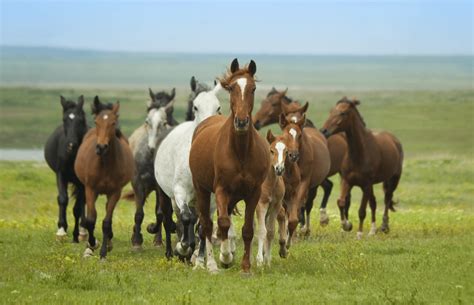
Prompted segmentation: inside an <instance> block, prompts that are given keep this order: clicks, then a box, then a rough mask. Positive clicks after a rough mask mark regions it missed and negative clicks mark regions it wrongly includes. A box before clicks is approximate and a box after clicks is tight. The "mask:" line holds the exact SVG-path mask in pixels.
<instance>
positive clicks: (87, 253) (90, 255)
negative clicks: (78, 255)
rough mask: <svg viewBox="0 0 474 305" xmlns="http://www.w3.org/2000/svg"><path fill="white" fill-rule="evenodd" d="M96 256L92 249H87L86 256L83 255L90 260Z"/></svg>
mask: <svg viewBox="0 0 474 305" xmlns="http://www.w3.org/2000/svg"><path fill="white" fill-rule="evenodd" d="M92 256H94V250H92V249H91V248H89V247H88V248H86V250H84V254H83V257H84V258H88V257H92Z"/></svg>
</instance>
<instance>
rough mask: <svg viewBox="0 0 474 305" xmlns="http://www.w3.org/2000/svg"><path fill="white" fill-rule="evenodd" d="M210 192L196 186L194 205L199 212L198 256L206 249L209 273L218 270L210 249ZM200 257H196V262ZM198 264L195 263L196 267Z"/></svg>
mask: <svg viewBox="0 0 474 305" xmlns="http://www.w3.org/2000/svg"><path fill="white" fill-rule="evenodd" d="M210 199H211V194H210V193H209V192H208V191H206V190H203V189H201V188H199V187H196V207H197V209H198V212H199V213H198V214H199V223H200V224H201V232H200V233H201V234H200V235H201V245H200V246H199V250H200V251H199V256H201V255H204V253H203V252H204V251H203V249H206V258H207V270H209V272H211V273H216V272H218V271H219V269H218V268H217V264H216V261H215V259H214V251H213V249H212V241H211V239H212V218H211V213H210ZM200 260H201V258H199V257H198V258H197V260H196V262H197V263H198V262H199V261H200ZM197 266H198V265H196V267H197Z"/></svg>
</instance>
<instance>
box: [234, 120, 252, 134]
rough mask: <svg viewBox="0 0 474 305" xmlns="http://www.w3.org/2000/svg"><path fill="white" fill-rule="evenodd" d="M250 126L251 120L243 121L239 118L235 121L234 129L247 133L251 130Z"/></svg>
mask: <svg viewBox="0 0 474 305" xmlns="http://www.w3.org/2000/svg"><path fill="white" fill-rule="evenodd" d="M249 125H250V118H249V117H246V118H245V119H243V120H241V119H239V118H238V117H235V119H234V128H235V130H236V131H237V132H245V131H247V130H248V129H249Z"/></svg>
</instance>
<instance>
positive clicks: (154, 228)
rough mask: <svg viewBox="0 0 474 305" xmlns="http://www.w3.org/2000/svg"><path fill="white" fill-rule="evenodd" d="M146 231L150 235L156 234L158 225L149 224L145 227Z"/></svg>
mask: <svg viewBox="0 0 474 305" xmlns="http://www.w3.org/2000/svg"><path fill="white" fill-rule="evenodd" d="M146 231H147V232H148V233H150V234H156V233H158V231H159V229H158V225H157V224H156V223H150V224H149V225H148V226H147V227H146Z"/></svg>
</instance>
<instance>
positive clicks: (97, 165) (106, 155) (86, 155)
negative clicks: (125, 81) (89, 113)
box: [74, 98, 134, 259]
mask: <svg viewBox="0 0 474 305" xmlns="http://www.w3.org/2000/svg"><path fill="white" fill-rule="evenodd" d="M96 99H97V100H98V98H96ZM119 108H120V105H119V103H118V102H117V103H116V104H114V105H113V107H112V110H109V109H105V110H102V111H100V113H96V116H95V125H96V127H95V128H92V129H90V130H89V131H88V132H87V134H86V135H85V137H84V140H83V142H82V145H81V147H80V148H79V151H78V153H77V158H76V162H75V164H74V169H75V171H76V174H77V177H78V178H79V180H81V182H82V183H83V184H84V186H85V189H86V221H85V227H86V229H87V230H88V232H89V243H88V247H87V248H86V250H85V252H84V256H91V255H93V251H94V250H95V249H96V248H97V247H98V244H97V241H96V239H95V237H94V228H95V223H96V219H97V211H96V208H95V201H96V200H97V197H98V195H100V194H105V195H106V196H107V204H106V216H105V218H104V220H103V222H102V233H103V235H104V237H103V238H104V240H103V243H102V247H101V249H100V257H101V258H102V259H105V256H106V255H107V251H110V250H111V249H112V237H113V232H112V215H113V212H114V209H115V205H116V204H117V201H118V200H119V199H120V194H121V192H122V188H123V187H124V186H125V185H126V184H127V183H128V182H129V181H130V179H131V178H132V174H133V172H134V160H133V155H132V151H131V150H130V147H129V146H128V142H127V140H126V138H125V137H123V136H122V135H121V133H120V136H118V135H117V132H116V130H115V127H116V125H117V123H118V111H119Z"/></svg>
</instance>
